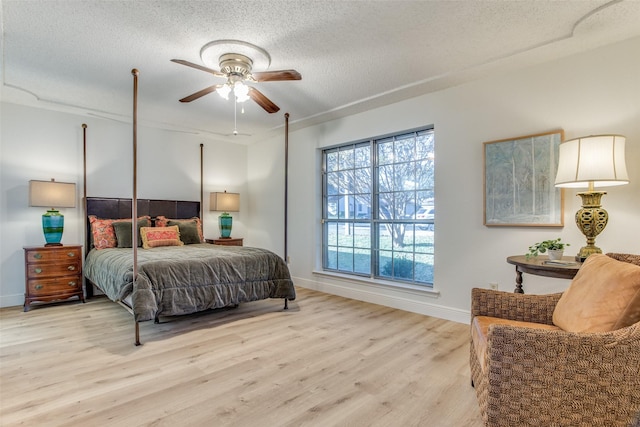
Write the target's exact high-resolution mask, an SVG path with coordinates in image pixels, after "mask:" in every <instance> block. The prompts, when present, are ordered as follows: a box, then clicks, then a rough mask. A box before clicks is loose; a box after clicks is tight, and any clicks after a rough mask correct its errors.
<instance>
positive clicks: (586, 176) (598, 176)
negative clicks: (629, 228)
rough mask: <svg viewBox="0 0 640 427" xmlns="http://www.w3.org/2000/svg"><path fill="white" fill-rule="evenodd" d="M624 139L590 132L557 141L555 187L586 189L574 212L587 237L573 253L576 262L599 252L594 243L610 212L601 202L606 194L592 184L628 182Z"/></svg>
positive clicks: (610, 184)
mask: <svg viewBox="0 0 640 427" xmlns="http://www.w3.org/2000/svg"><path fill="white" fill-rule="evenodd" d="M625 141H626V138H625V137H624V136H622V135H591V136H585V137H581V138H575V139H571V140H569V141H565V142H563V143H561V144H560V151H559V159H558V173H557V175H556V181H555V185H556V187H566V188H586V189H587V191H584V192H580V193H577V195H578V196H580V197H581V198H582V208H581V209H579V210H578V212H576V224H577V225H578V228H579V229H580V231H581V232H582V234H584V235H585V237H586V238H587V245H586V246H583V247H582V248H580V252H578V255H576V260H577V261H580V262H582V261H584V260H585V259H586V258H587V257H588V256H589V255H591V254H595V253H602V250H601V249H600V248H599V247H597V246H596V245H595V242H596V236H597V235H598V234H600V233H601V232H602V231H603V230H604V228H605V227H606V225H607V222H608V221H609V214H608V213H607V211H606V210H605V209H604V208H603V207H602V205H601V202H600V200H601V198H602V196H603V195H605V194H607V193H606V192H605V191H596V190H595V187H610V186H614V185H622V184H628V183H629V176H628V175H627V166H626V164H625V158H624V147H625Z"/></svg>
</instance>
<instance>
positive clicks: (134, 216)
mask: <svg viewBox="0 0 640 427" xmlns="http://www.w3.org/2000/svg"><path fill="white" fill-rule="evenodd" d="M131 74H133V194H132V197H131V241H132V242H137V241H138V170H137V168H138V75H139V74H140V73H139V71H138V70H136V69H135V68H134V69H133V70H131ZM131 246H133V283H134V286H135V282H136V280H137V278H138V245H131ZM133 321H134V323H135V325H136V345H140V324H139V323H138V321H137V320H136V315H135V311H134V312H133Z"/></svg>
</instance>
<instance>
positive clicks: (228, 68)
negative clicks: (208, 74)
mask: <svg viewBox="0 0 640 427" xmlns="http://www.w3.org/2000/svg"><path fill="white" fill-rule="evenodd" d="M252 66H253V61H252V60H251V58H249V57H248V56H245V55H241V54H239V53H225V54H224V55H220V71H222V72H223V73H225V74H227V75H236V76H242V77H243V78H246V77H247V76H248V75H249V74H251V67H252Z"/></svg>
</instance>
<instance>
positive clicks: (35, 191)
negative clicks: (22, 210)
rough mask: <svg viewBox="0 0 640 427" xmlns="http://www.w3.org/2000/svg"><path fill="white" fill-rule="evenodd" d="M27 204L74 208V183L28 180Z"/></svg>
mask: <svg viewBox="0 0 640 427" xmlns="http://www.w3.org/2000/svg"><path fill="white" fill-rule="evenodd" d="M29 206H43V207H46V208H75V207H76V185H75V184H74V183H72V182H56V181H53V180H52V181H29Z"/></svg>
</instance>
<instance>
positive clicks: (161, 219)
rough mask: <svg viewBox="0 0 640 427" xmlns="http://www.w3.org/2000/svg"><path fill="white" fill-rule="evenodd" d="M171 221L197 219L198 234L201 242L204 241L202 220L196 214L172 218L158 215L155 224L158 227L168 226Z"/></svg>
mask: <svg viewBox="0 0 640 427" xmlns="http://www.w3.org/2000/svg"><path fill="white" fill-rule="evenodd" d="M169 221H173V222H191V221H195V222H196V227H197V228H198V236H199V237H200V243H204V233H203V232H202V220H201V219H200V218H198V217H197V216H194V217H193V218H189V219H171V218H167V217H166V216H163V215H158V216H157V217H156V222H155V224H156V227H167V226H168V225H169Z"/></svg>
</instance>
